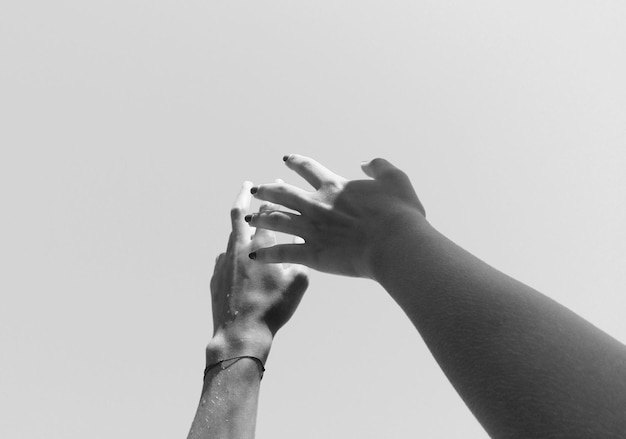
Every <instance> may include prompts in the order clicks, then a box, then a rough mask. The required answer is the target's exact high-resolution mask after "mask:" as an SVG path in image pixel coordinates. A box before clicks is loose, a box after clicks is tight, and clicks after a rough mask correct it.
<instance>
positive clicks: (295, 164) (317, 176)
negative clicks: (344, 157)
mask: <svg viewBox="0 0 626 439" xmlns="http://www.w3.org/2000/svg"><path fill="white" fill-rule="evenodd" d="M283 160H284V161H285V164H286V165H287V167H289V169H291V170H293V171H295V172H296V173H297V174H298V175H299V176H300V177H302V178H304V179H305V180H306V181H307V182H309V184H310V185H311V186H313V187H314V188H315V189H319V188H320V187H321V186H322V184H323V183H326V182H330V181H335V180H340V179H342V178H341V177H339V176H338V175H337V174H335V173H334V172H332V171H330V170H329V169H328V168H326V167H325V166H323V165H322V164H320V163H319V162H317V161H315V160H313V159H312V158H310V157H306V156H303V155H299V154H290V155H286V156H285V157H283Z"/></svg>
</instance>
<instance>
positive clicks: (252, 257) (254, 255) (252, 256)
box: [248, 252, 256, 260]
mask: <svg viewBox="0 0 626 439" xmlns="http://www.w3.org/2000/svg"><path fill="white" fill-rule="evenodd" d="M248 257H249V258H250V259H252V260H254V259H256V252H252V253H250V254H249V255H248Z"/></svg>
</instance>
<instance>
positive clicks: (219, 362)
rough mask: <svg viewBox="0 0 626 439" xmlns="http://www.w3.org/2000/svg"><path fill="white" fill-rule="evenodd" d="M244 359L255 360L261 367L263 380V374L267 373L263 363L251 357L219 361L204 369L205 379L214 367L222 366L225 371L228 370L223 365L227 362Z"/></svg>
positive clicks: (243, 356)
mask: <svg viewBox="0 0 626 439" xmlns="http://www.w3.org/2000/svg"><path fill="white" fill-rule="evenodd" d="M242 358H250V359H251V360H254V361H255V362H256V364H257V365H258V366H259V369H261V379H263V374H264V373H265V367H263V362H262V361H261V360H259V359H258V358H257V357H253V356H251V355H242V356H240V357H233V358H226V359H224V360H220V361H218V362H217V363H213V364H211V365H209V366H207V367H206V368H205V369H204V378H205V379H206V374H207V373H208V372H209V371H210V370H211V369H213V368H214V367H216V366H220V367H222V370H224V369H226V368H225V367H223V366H222V363H224V362H226V361H231V360H241V359H242Z"/></svg>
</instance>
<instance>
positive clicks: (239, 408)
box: [188, 341, 269, 439]
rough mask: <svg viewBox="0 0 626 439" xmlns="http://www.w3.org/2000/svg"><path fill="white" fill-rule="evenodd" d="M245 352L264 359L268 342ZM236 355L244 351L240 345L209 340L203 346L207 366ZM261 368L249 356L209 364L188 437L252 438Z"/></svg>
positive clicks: (207, 438) (203, 438) (200, 438)
mask: <svg viewBox="0 0 626 439" xmlns="http://www.w3.org/2000/svg"><path fill="white" fill-rule="evenodd" d="M247 353H248V354H251V355H253V356H255V357H257V358H259V359H260V360H261V361H262V363H265V360H266V359H267V354H268V353H269V346H267V347H265V348H264V349H262V348H258V349H253V352H250V351H248V352H247ZM240 355H246V351H245V350H242V349H241V347H233V346H225V345H224V344H223V343H216V342H214V341H212V342H211V343H210V344H209V346H208V347H207V355H206V356H207V366H210V365H214V364H216V363H218V362H219V361H221V360H224V359H228V358H234V357H238V356H240ZM261 372H262V370H261V369H260V366H259V364H258V363H257V362H256V361H255V360H253V359H250V358H240V359H235V360H230V361H225V362H223V363H221V364H219V365H217V366H216V367H213V368H211V369H210V370H209V371H208V372H207V374H206V376H205V378H204V385H203V388H202V395H201V397H200V402H199V404H198V409H197V411H196V415H195V417H194V420H193V423H192V425H191V429H190V431H189V435H188V438H189V439H209V438H211V439H212V438H220V439H250V438H254V432H255V426H256V415H257V408H258V399H259V390H260V380H261Z"/></svg>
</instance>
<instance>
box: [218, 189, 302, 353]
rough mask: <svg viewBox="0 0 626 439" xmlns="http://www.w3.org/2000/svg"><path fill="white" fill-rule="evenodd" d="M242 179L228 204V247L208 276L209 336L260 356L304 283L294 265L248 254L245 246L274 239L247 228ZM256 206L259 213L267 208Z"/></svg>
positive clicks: (237, 350) (247, 195) (247, 197)
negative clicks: (264, 261)
mask: <svg viewBox="0 0 626 439" xmlns="http://www.w3.org/2000/svg"><path fill="white" fill-rule="evenodd" d="M251 187H252V183H250V182H245V183H244V185H243V187H242V189H241V192H240V194H239V195H238V197H237V199H236V201H235V204H234V206H233V208H232V210H231V220H232V233H231V235H230V239H229V242H228V249H227V251H226V252H225V253H222V254H221V255H220V256H219V257H218V258H217V261H216V264H215V271H214V274H213V277H212V279H211V298H212V309H213V327H214V336H213V340H212V343H213V344H219V345H220V347H223V348H224V349H225V350H227V351H228V355H237V354H242V355H245V354H247V355H257V356H259V357H266V356H267V353H266V352H264V351H265V350H266V349H267V350H269V344H271V341H272V339H273V336H274V335H275V334H276V332H277V331H278V330H279V329H280V328H281V327H282V326H283V325H284V324H285V323H286V322H287V321H288V320H289V318H290V317H291V316H292V315H293V313H294V312H295V310H296V308H297V306H298V304H299V303H300V300H301V298H302V295H303V294H304V291H305V290H306V288H307V286H308V277H307V275H306V271H305V268H304V267H302V266H299V265H291V266H289V267H285V266H283V265H281V264H270V265H261V264H256V263H254V262H253V261H251V260H250V259H249V258H248V254H249V253H250V252H251V251H255V250H257V249H258V248H260V247H266V246H271V245H274V244H275V243H276V237H275V234H274V232H273V231H270V230H267V229H257V230H256V232H254V233H253V230H252V229H251V228H250V226H249V225H248V224H246V222H245V221H244V218H245V215H246V213H247V211H248V209H249V208H250V200H251V198H252V197H251V195H250V188H251ZM273 209H274V207H273V206H272V205H271V204H264V205H263V206H261V210H260V212H261V213H264V212H268V211H271V210H273Z"/></svg>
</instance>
